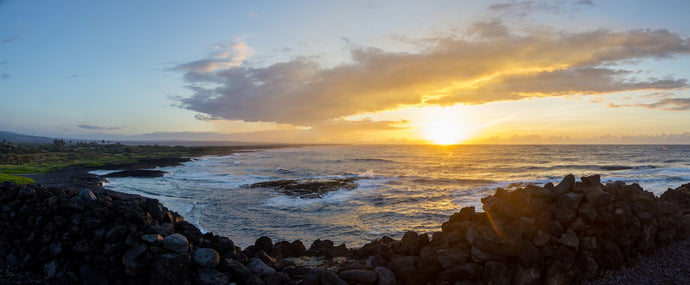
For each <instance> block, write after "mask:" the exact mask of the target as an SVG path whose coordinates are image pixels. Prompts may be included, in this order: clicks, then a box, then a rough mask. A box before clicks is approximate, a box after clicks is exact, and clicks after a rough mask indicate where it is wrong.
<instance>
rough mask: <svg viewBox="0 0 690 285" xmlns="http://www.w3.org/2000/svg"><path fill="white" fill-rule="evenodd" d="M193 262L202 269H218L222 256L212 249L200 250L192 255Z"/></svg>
mask: <svg viewBox="0 0 690 285" xmlns="http://www.w3.org/2000/svg"><path fill="white" fill-rule="evenodd" d="M192 261H194V263H195V264H196V265H199V266H200V267H207V268H216V266H217V265H218V263H219V262H220V255H219V254H218V252H217V251H216V250H215V249H212V248H198V249H196V250H194V253H193V254H192Z"/></svg>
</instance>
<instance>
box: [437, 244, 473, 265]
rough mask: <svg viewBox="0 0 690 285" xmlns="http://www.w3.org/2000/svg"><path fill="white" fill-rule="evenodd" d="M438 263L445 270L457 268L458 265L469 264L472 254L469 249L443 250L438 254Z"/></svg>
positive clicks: (454, 248)
mask: <svg viewBox="0 0 690 285" xmlns="http://www.w3.org/2000/svg"><path fill="white" fill-rule="evenodd" d="M437 254H438V262H439V263H440V264H441V267H442V268H443V269H448V268H451V267H455V266H456V265H459V264H462V263H465V262H468V261H469V260H470V253H469V252H468V250H467V249H464V248H459V247H453V248H449V249H442V250H439V251H438V252H437Z"/></svg>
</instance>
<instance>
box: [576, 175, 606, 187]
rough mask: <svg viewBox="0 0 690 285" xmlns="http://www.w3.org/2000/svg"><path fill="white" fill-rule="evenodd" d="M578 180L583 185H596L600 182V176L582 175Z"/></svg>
mask: <svg viewBox="0 0 690 285" xmlns="http://www.w3.org/2000/svg"><path fill="white" fill-rule="evenodd" d="M580 180H582V183H583V184H584V185H585V186H596V185H599V184H601V176H600V175H599V174H595V175H591V176H582V177H581V178H580Z"/></svg>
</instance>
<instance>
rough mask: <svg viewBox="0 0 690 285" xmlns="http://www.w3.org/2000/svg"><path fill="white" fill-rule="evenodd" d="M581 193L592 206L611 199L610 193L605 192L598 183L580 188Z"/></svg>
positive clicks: (597, 205) (602, 203) (600, 204)
mask: <svg viewBox="0 0 690 285" xmlns="http://www.w3.org/2000/svg"><path fill="white" fill-rule="evenodd" d="M582 193H583V194H584V195H585V197H586V198H587V201H589V204H591V205H592V207H599V206H602V205H604V204H606V203H608V202H609V201H610V200H611V198H610V197H611V195H610V194H609V193H607V192H604V189H603V188H602V187H601V186H600V185H597V186H592V187H585V188H584V189H582Z"/></svg>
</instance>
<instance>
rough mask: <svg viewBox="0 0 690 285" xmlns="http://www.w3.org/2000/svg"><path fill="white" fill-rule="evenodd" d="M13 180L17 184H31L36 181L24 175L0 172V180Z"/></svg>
mask: <svg viewBox="0 0 690 285" xmlns="http://www.w3.org/2000/svg"><path fill="white" fill-rule="evenodd" d="M7 181H9V182H14V183H17V184H31V183H36V181H34V180H33V179H31V178H29V177H24V176H16V175H11V174H5V173H0V182H7Z"/></svg>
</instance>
